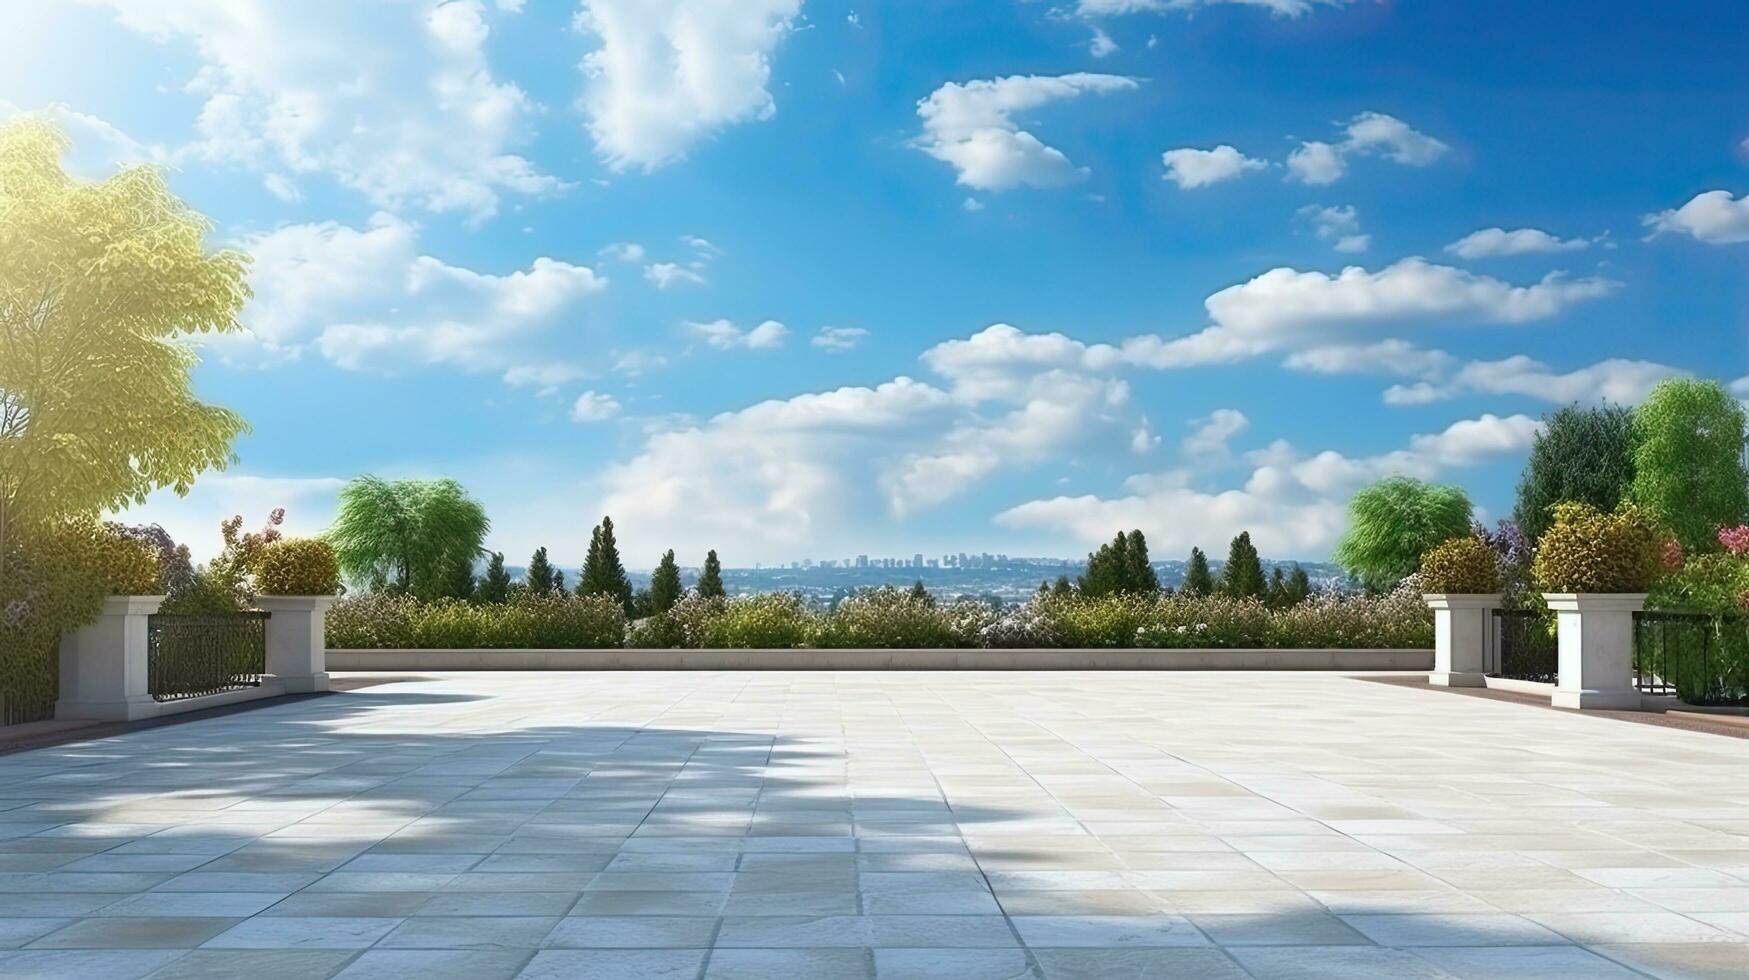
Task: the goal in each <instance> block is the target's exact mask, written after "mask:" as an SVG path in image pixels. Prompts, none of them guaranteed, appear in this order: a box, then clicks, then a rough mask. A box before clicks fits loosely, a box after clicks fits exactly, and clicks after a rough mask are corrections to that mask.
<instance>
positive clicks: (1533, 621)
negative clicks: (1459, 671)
mask: <svg viewBox="0 0 1749 980" xmlns="http://www.w3.org/2000/svg"><path fill="white" fill-rule="evenodd" d="M1554 622H1555V621H1554V617H1553V616H1552V615H1550V614H1548V613H1545V612H1542V611H1541V610H1536V609H1496V610H1494V644H1493V649H1492V650H1491V651H1490V654H1491V657H1490V662H1489V664H1488V673H1489V674H1490V675H1492V676H1494V677H1509V678H1511V679H1513V680H1520V681H1537V682H1539V683H1543V684H1553V683H1555V680H1556V678H1557V676H1558V675H1559V673H1560V654H1559V647H1558V645H1557V644H1556V642H1555V631H1554Z"/></svg>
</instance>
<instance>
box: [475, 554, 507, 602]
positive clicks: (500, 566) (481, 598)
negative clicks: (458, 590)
mask: <svg viewBox="0 0 1749 980" xmlns="http://www.w3.org/2000/svg"><path fill="white" fill-rule="evenodd" d="M508 598H510V573H509V572H507V571H505V570H504V552H502V551H494V552H492V557H491V558H489V559H487V561H486V575H485V577H484V578H481V579H480V584H479V587H478V588H476V589H475V590H474V600H475V601H476V602H484V603H490V604H492V605H497V604H499V603H502V602H503V601H504V600H506V599H508Z"/></svg>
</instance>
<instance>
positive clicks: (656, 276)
mask: <svg viewBox="0 0 1749 980" xmlns="http://www.w3.org/2000/svg"><path fill="white" fill-rule="evenodd" d="M644 278H645V279H647V280H649V282H650V283H651V284H652V285H654V286H655V287H656V288H657V289H669V288H672V287H674V286H683V285H693V286H702V285H704V276H703V275H701V274H700V273H699V272H697V271H696V270H694V269H691V268H689V267H687V266H684V265H681V264H680V263H678V262H652V263H650V264H649V265H647V266H644Z"/></svg>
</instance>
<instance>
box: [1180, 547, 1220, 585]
mask: <svg viewBox="0 0 1749 980" xmlns="http://www.w3.org/2000/svg"><path fill="white" fill-rule="evenodd" d="M1214 590H1215V577H1214V576H1213V575H1211V574H1209V556H1207V555H1205V554H1203V553H1202V549H1201V548H1191V549H1190V561H1189V562H1188V563H1187V564H1186V565H1185V569H1184V594H1185V595H1193V596H1203V595H1208V594H1210V593H1211V592H1213V591H1214Z"/></svg>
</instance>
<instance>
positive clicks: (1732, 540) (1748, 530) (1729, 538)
mask: <svg viewBox="0 0 1749 980" xmlns="http://www.w3.org/2000/svg"><path fill="white" fill-rule="evenodd" d="M1719 544H1722V545H1724V546H1725V550H1726V551H1729V552H1730V553H1731V554H1733V555H1736V556H1738V557H1739V558H1741V557H1743V556H1744V555H1749V524H1739V525H1737V526H1736V527H1721V528H1719Z"/></svg>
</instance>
